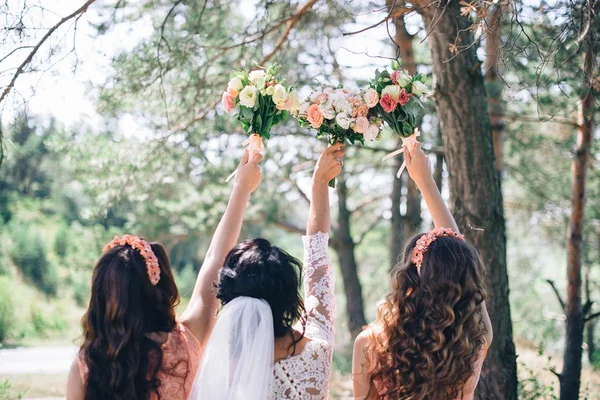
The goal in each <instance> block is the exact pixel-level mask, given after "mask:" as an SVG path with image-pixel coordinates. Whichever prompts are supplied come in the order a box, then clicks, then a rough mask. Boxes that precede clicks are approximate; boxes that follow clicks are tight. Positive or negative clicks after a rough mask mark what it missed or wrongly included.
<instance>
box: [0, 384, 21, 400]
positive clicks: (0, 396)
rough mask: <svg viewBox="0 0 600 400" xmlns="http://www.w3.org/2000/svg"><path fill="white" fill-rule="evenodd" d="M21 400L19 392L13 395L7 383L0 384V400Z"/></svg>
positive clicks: (13, 392)
mask: <svg viewBox="0 0 600 400" xmlns="http://www.w3.org/2000/svg"><path fill="white" fill-rule="evenodd" d="M22 398H23V393H22V392H21V391H20V390H19V391H18V392H16V393H15V391H14V390H13V389H12V388H11V387H10V382H9V381H7V380H5V381H3V382H0V400H20V399H22Z"/></svg>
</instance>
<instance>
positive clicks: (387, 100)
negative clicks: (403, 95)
mask: <svg viewBox="0 0 600 400" xmlns="http://www.w3.org/2000/svg"><path fill="white" fill-rule="evenodd" d="M379 104H381V107H382V108H383V111H385V112H386V113H391V112H394V110H395V109H396V105H397V104H398V103H397V102H396V100H394V99H393V98H392V96H390V95H389V93H385V94H384V95H383V96H381V100H379Z"/></svg>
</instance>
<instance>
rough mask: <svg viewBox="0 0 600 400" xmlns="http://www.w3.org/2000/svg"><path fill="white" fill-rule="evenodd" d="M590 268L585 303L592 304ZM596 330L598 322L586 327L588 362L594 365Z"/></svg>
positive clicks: (586, 282) (587, 269) (586, 273)
mask: <svg viewBox="0 0 600 400" xmlns="http://www.w3.org/2000/svg"><path fill="white" fill-rule="evenodd" d="M590 272H591V271H590V266H589V265H588V266H587V268H586V270H585V302H586V303H587V304H591V303H592V290H591V288H590V283H591V282H590V279H591V278H590ZM595 330H596V322H595V320H591V321H589V322H587V323H586V325H585V335H586V339H585V341H586V343H587V355H588V361H589V362H590V364H593V363H594V359H595V353H596V343H595V339H594V331H595Z"/></svg>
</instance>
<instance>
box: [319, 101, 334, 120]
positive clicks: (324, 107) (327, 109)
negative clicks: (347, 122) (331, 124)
mask: <svg viewBox="0 0 600 400" xmlns="http://www.w3.org/2000/svg"><path fill="white" fill-rule="evenodd" d="M319 111H321V114H323V117H325V119H334V118H335V110H334V109H333V107H331V104H327V103H325V104H321V105H320V106H319Z"/></svg>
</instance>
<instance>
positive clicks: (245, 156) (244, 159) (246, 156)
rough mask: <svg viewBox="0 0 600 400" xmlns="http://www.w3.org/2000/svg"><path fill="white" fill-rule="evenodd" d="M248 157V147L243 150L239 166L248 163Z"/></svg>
mask: <svg viewBox="0 0 600 400" xmlns="http://www.w3.org/2000/svg"><path fill="white" fill-rule="evenodd" d="M248 157H250V155H249V153H248V149H246V150H244V155H243V156H242V159H241V160H240V166H244V165H246V164H247V163H248Z"/></svg>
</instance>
